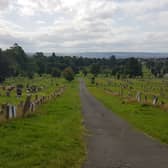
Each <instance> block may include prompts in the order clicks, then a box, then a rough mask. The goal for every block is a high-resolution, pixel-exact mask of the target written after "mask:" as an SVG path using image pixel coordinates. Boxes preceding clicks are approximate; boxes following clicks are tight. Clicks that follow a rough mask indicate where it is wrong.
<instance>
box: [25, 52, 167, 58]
mask: <svg viewBox="0 0 168 168" xmlns="http://www.w3.org/2000/svg"><path fill="white" fill-rule="evenodd" d="M33 54H34V53H27V55H29V56H32V55H33ZM51 54H52V53H49V52H48V53H44V55H46V56H51ZM55 54H56V55H57V56H78V57H80V56H82V57H93V58H103V57H105V58H108V57H110V56H112V55H114V56H116V58H128V57H136V58H165V57H168V53H152V52H76V53H75V52H74V53H72V52H70V53H63V52H62V53H58V52H55Z"/></svg>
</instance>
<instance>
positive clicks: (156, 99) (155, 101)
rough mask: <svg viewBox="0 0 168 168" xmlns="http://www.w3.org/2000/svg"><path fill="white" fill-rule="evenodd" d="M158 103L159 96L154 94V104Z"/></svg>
mask: <svg viewBox="0 0 168 168" xmlns="http://www.w3.org/2000/svg"><path fill="white" fill-rule="evenodd" d="M157 103H158V97H157V96H153V102H152V104H153V105H156V104H157Z"/></svg>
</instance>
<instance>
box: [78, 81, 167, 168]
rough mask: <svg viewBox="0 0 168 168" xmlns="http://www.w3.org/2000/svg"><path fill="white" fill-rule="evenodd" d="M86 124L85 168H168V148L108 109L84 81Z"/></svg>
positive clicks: (83, 97)
mask: <svg viewBox="0 0 168 168" xmlns="http://www.w3.org/2000/svg"><path fill="white" fill-rule="evenodd" d="M80 96H81V102H82V111H83V116H84V123H85V126H86V128H87V129H88V130H89V135H88V137H87V144H88V145H87V148H88V154H87V159H86V162H85V163H84V166H83V168H168V146H167V145H163V144H160V143H159V142H158V141H156V140H153V139H152V138H150V137H147V136H145V135H144V134H143V133H141V132H139V131H137V130H136V129H134V128H132V127H131V126H130V125H129V124H128V123H127V122H126V121H124V120H123V119H121V118H120V117H118V116H117V115H115V114H114V113H112V112H111V111H109V110H108V109H106V108H105V107H104V106H103V105H102V104H101V103H100V102H99V101H97V100H96V99H95V98H94V97H93V96H92V95H91V94H90V93H89V92H88V90H87V88H86V87H85V84H84V82H83V81H82V80H81V81H80Z"/></svg>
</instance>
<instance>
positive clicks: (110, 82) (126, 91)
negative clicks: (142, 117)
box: [96, 78, 168, 110]
mask: <svg viewBox="0 0 168 168" xmlns="http://www.w3.org/2000/svg"><path fill="white" fill-rule="evenodd" d="M96 82H97V83H98V84H99V85H98V86H97V87H103V88H104V90H105V91H106V92H108V93H111V94H113V95H118V96H121V97H122V98H123V99H125V100H126V101H128V102H129V101H130V102H132V101H137V102H139V103H144V104H150V105H155V106H160V107H161V108H164V109H167V110H168V96H167V94H166V93H168V80H166V79H138V78H137V79H122V80H118V79H114V78H97V79H96Z"/></svg>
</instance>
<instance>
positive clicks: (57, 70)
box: [51, 68, 61, 77]
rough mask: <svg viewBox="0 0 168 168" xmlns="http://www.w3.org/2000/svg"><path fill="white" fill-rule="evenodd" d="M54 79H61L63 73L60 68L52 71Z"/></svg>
mask: <svg viewBox="0 0 168 168" xmlns="http://www.w3.org/2000/svg"><path fill="white" fill-rule="evenodd" d="M51 75H52V76H53V77H60V76H61V71H60V70H59V69H58V68H53V69H52V74H51Z"/></svg>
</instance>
